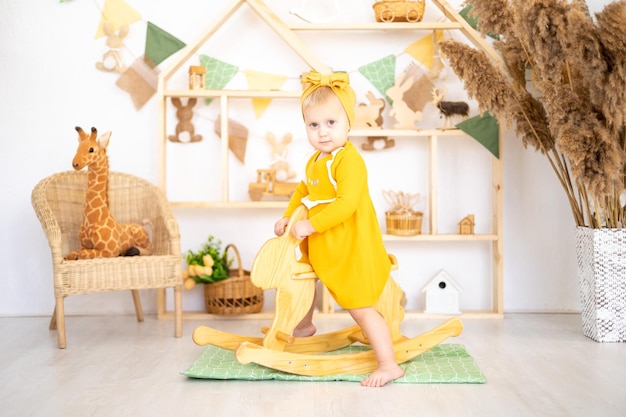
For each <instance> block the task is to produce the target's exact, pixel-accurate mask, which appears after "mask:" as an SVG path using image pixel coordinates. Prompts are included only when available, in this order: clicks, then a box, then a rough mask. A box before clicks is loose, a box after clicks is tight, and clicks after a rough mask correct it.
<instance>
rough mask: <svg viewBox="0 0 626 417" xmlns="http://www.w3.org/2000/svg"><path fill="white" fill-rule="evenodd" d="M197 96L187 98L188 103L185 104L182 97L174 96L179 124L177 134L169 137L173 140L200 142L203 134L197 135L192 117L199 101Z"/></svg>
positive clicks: (173, 101)
mask: <svg viewBox="0 0 626 417" xmlns="http://www.w3.org/2000/svg"><path fill="white" fill-rule="evenodd" d="M197 101H198V100H197V99H196V98H190V99H188V100H187V104H186V105H184V106H183V103H182V102H181V100H180V98H178V97H172V104H173V105H174V107H176V109H177V110H176V117H177V118H178V124H177V125H176V135H169V136H168V138H169V140H171V141H172V142H183V143H187V142H200V141H201V140H202V135H196V134H195V131H196V128H195V127H194V125H193V123H192V122H191V119H192V118H193V107H194V106H195V105H196V103H197Z"/></svg>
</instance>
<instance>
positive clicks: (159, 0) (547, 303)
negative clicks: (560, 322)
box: [0, 0, 603, 316]
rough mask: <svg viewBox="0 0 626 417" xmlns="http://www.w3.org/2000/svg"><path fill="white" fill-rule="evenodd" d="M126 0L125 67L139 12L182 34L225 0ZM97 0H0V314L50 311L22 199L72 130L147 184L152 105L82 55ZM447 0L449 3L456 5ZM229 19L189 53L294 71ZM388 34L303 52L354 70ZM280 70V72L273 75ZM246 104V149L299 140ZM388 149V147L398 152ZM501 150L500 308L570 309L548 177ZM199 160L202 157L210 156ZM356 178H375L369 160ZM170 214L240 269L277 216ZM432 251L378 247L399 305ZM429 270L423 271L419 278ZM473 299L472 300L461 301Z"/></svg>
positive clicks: (363, 9) (571, 277) (562, 221)
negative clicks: (235, 253) (211, 238)
mask: <svg viewBox="0 0 626 417" xmlns="http://www.w3.org/2000/svg"><path fill="white" fill-rule="evenodd" d="M127 2H128V4H130V5H131V6H132V7H133V8H134V9H135V10H137V11H138V12H140V13H141V14H142V16H143V19H144V20H143V21H141V22H137V23H135V24H134V25H132V26H131V33H130V35H129V36H128V38H127V39H126V46H127V49H126V50H125V51H124V54H125V56H126V60H127V63H130V62H132V60H133V59H134V58H135V57H138V56H140V55H141V54H142V53H143V42H144V41H145V25H146V21H151V22H153V23H155V24H156V25H158V26H159V27H161V28H163V29H165V30H166V31H168V32H169V33H171V34H173V35H174V36H176V37H178V38H179V39H181V40H183V41H184V42H187V43H190V42H192V41H193V40H194V39H195V38H196V36H197V35H198V34H199V33H200V32H201V31H202V30H203V29H204V27H205V26H206V25H207V23H208V22H210V21H211V20H212V19H213V18H214V17H215V16H216V15H217V14H218V13H219V12H220V11H221V10H222V7H225V6H226V5H227V4H229V2H225V1H224V2H215V1H211V2H207V1H198V0H179V1H176V2H172V1H165V0H127ZM103 3H104V2H103V1H100V0H98V1H95V0H91V1H90V0H73V1H71V2H69V3H59V2H56V1H47V2H40V1H36V0H22V1H19V2H17V1H10V0H0V10H2V12H1V13H0V62H2V66H1V67H0V97H1V100H2V112H0V126H2V129H3V133H2V142H1V145H0V146H1V147H2V150H1V151H0V162H1V163H0V173H1V175H0V190H1V193H2V204H1V205H0V224H1V225H2V226H1V227H0V230H2V233H1V237H0V239H1V240H0V271H1V272H2V279H0V315H4V316H18V315H48V314H50V313H51V312H52V309H53V306H54V300H53V287H52V274H51V261H50V252H49V249H48V246H47V242H46V240H45V238H44V235H43V233H42V230H41V227H40V225H39V222H38V220H37V218H36V216H35V214H34V212H33V210H32V207H31V203H30V194H31V190H32V189H33V187H34V186H35V184H36V183H37V182H38V181H39V180H41V179H42V178H44V177H46V176H48V175H50V174H52V173H55V172H58V171H63V170H68V169H71V166H70V161H71V159H72V157H73V154H74V151H75V145H76V133H75V131H74V126H76V125H78V126H82V127H83V128H85V129H88V128H90V127H91V126H96V127H97V128H98V129H99V130H100V131H101V132H104V131H106V130H111V131H113V136H112V139H111V144H110V146H109V158H110V165H111V169H112V170H117V171H125V172H129V173H133V174H136V175H139V176H142V177H145V178H147V179H148V180H150V181H153V182H155V183H156V182H157V175H158V164H157V126H156V121H157V117H156V103H155V100H154V99H152V100H151V101H150V102H148V104H147V105H146V106H145V107H143V108H142V109H141V110H140V111H137V110H136V109H135V108H134V106H133V104H132V102H131V100H130V97H129V96H128V95H127V93H125V92H124V91H122V90H121V89H119V88H118V87H117V86H116V85H115V81H116V79H117V75H116V74H109V73H104V72H101V71H98V70H97V69H96V68H95V63H96V62H97V61H99V60H101V59H102V54H103V53H104V52H105V51H106V50H107V48H106V47H105V45H104V40H103V39H94V34H95V31H96V27H97V24H98V21H99V13H100V11H99V7H102V5H103ZM294 3H295V2H291V1H287V0H267V4H268V5H269V6H270V7H271V8H272V9H273V10H274V11H275V12H276V13H277V14H279V15H280V16H282V17H284V18H285V19H296V18H294V17H293V16H290V15H289V14H288V10H289V8H290V7H292V4H294ZM323 3H325V2H322V3H320V4H323ZM340 3H341V4H342V7H343V8H344V9H346V10H348V9H351V11H350V13H348V14H347V15H346V16H344V17H343V20H350V19H354V20H358V19H362V20H364V19H368V20H371V19H373V17H372V16H373V14H372V11H371V2H370V1H366V0H350V1H343V2H340ZM451 3H452V4H455V5H456V4H457V3H459V4H460V1H453V2H451ZM596 3H598V4H602V3H603V2H600V1H598V2H596ZM216 4H219V5H216ZM597 8H599V7H596V9H597ZM433 9H434V7H430V8H429V5H428V4H427V17H429V16H435V17H434V18H436V17H437V15H438V14H437V13H436V12H435V10H433ZM431 13H432V15H431ZM240 18H241V19H242V23H241V24H238V25H236V26H234V27H231V28H230V29H226V30H227V34H226V35H222V36H221V37H220V38H219V42H220V43H219V45H217V46H216V47H215V48H214V49H212V50H211V51H205V52H203V53H206V54H208V55H211V56H215V57H217V58H219V59H223V60H225V61H226V62H233V61H234V62H235V63H236V64H237V65H239V66H240V68H241V69H253V70H258V71H267V72H277V73H284V74H292V73H296V74H297V73H298V71H301V70H305V69H306V67H304V66H302V67H298V66H297V65H295V66H294V67H293V68H291V67H290V65H294V64H293V63H292V62H293V56H292V55H293V54H292V53H291V52H290V51H289V50H288V49H286V48H285V47H284V46H281V45H276V44H275V42H274V40H276V38H275V37H273V36H274V35H272V34H271V32H270V35H268V36H269V38H268V39H269V40H266V41H260V40H259V36H260V35H259V34H263V33H266V31H267V29H266V28H265V27H264V26H263V25H262V24H261V23H260V21H259V20H256V19H250V13H247V14H245V13H244V14H242V15H241V16H240ZM255 25H261V26H263V27H257V26H255ZM241 31H245V33H246V34H247V35H248V38H247V39H244V37H243V36H240V33H241ZM307 36H308V37H307ZM341 36H342V40H343V41H345V42H353V41H354V40H355V39H356V40H357V41H358V39H359V37H358V36H353V35H347V34H343V33H342V34H341ZM392 36H395V35H392ZM251 38H252V39H251ZM303 38H305V39H307V41H312V42H314V43H315V41H316V39H314V38H312V37H311V36H310V35H304V36H303ZM253 40H254V41H253ZM412 40H415V39H410V41H412ZM397 41H398V43H397V44H394V46H393V47H390V46H389V44H388V43H386V40H385V42H381V41H380V40H378V41H377V40H370V41H368V43H367V44H365V43H363V42H361V43H358V42H357V43H356V44H355V46H353V47H351V48H350V49H349V53H348V54H346V53H345V52H343V53H341V54H340V56H339V55H338V56H332V55H333V53H332V52H333V51H334V50H335V49H334V46H332V45H331V46H328V47H325V46H324V47H320V46H321V45H324V44H320V45H318V46H317V47H315V46H314V43H313V44H312V46H311V48H312V49H313V50H314V51H315V52H316V53H319V54H320V55H322V56H325V57H326V58H325V59H328V60H329V63H330V65H331V66H335V67H336V69H341V68H339V67H340V66H341V65H343V66H347V67H348V68H350V69H356V68H357V67H358V66H359V65H363V64H366V63H369V62H371V61H373V60H375V59H377V58H381V57H383V56H384V55H385V53H398V52H400V51H401V50H402V49H403V48H404V47H405V46H407V45H408V43H410V42H406V41H405V40H404V39H403V38H402V37H401V36H400V35H398V39H397ZM320 42H321V41H320ZM336 42H338V41H337V40H336V39H333V40H332V43H334V44H335V45H337V44H336ZM340 45H341V44H340ZM387 50H388V52H386V51H387ZM201 52H202V51H201ZM220 54H222V55H220ZM268 58H271V59H268ZM335 60H336V61H335ZM342 60H343V61H342ZM268 61H269V62H268ZM167 62H169V61H166V62H165V63H164V64H161V66H160V68H165V67H166V65H167ZM296 62H297V61H296ZM344 62H345V63H344ZM301 65H304V64H301ZM281 68H285V69H284V70H283V71H281ZM449 94H451V93H449ZM272 106H274V104H272ZM272 106H270V108H271V107H272ZM216 109H217V112H219V108H217V107H208V108H206V109H202V110H201V112H204V114H205V115H206V117H207V118H210V117H215V116H214V115H215V114H216ZM247 111H248V113H245V111H243V112H242V114H241V115H240V117H241V118H242V119H244V120H246V121H249V122H250V125H249V126H250V130H251V139H250V141H251V145H250V146H251V147H252V148H251V149H255V148H254V146H256V147H257V150H258V151H259V152H266V148H265V150H263V149H264V148H262V146H261V145H260V143H262V136H263V134H264V132H265V131H266V130H272V131H274V132H276V133H277V134H278V135H280V134H282V132H286V131H288V130H287V129H290V131H292V132H293V133H294V135H295V136H296V138H298V139H299V142H297V143H298V145H296V146H302V144H303V143H305V142H304V140H305V139H304V136H302V135H301V131H299V130H298V129H301V127H299V122H300V120H299V119H298V112H297V109H296V110H295V113H294V112H293V110H292V114H294V115H295V116H293V117H289V120H287V118H281V117H280V112H276V111H274V113H272V112H271V111H270V110H268V114H267V115H266V116H264V117H263V118H262V119H261V120H259V121H258V126H254V125H252V123H253V122H254V118H250V116H249V113H250V111H249V109H248V110H247ZM277 113H278V116H277ZM435 120H436V119H435ZM196 122H197V123H198V124H199V126H203V124H206V125H207V126H208V127H207V128H206V129H208V131H205V133H204V134H205V136H206V138H207V139H205V140H206V141H210V140H212V141H215V138H214V137H213V136H211V133H210V132H211V131H212V127H210V125H209V124H208V122H207V121H206V120H204V119H202V118H199V119H196ZM172 126H173V125H172ZM201 133H202V132H201ZM401 145H402V143H399V144H398V147H400V146H401ZM249 152H251V151H249ZM502 157H503V160H504V171H505V172H504V174H505V175H504V200H505V205H504V209H505V211H504V236H505V238H504V272H505V278H504V281H505V282H504V291H505V311H507V312H513V311H572V310H577V309H579V301H578V285H577V282H576V264H575V262H576V260H575V253H574V250H575V233H574V222H573V220H572V218H571V214H570V210H569V207H568V205H567V202H566V201H565V199H564V197H563V193H562V191H561V189H560V186H559V184H558V183H557V181H556V179H555V176H554V175H553V174H552V172H551V170H550V168H549V166H548V164H547V162H546V161H545V160H544V159H543V158H542V157H541V156H540V155H539V154H536V153H534V152H533V151H528V150H524V149H523V148H522V146H521V144H520V141H519V140H517V139H516V138H515V137H514V136H513V135H512V134H511V133H510V132H507V134H506V138H505V140H504V150H503V154H502ZM368 158H370V159H371V160H372V164H374V165H376V164H385V163H387V164H390V165H389V166H388V167H389V168H391V167H392V166H393V165H394V164H395V162H393V163H392V162H390V161H394V159H393V158H390V159H389V160H388V161H387V162H380V161H381V160H378V159H376V158H377V157H376V156H374V157H370V156H368ZM372 158H373V159H372ZM296 162H297V163H299V162H301V161H296ZM205 164H206V165H210V161H206V163H205ZM202 165H203V162H200V163H199V166H196V167H193V166H191V167H189V166H188V165H187V167H188V168H187V169H189V170H191V171H194V170H195V169H198V170H199V172H200V171H201V172H204V171H206V166H202ZM251 168H253V169H254V168H256V166H252V167H251ZM377 169H378V168H377ZM383 169H384V165H383ZM208 172H209V174H210V173H211V172H213V171H211V168H209V169H208ZM464 175H465V174H464ZM469 175H471V174H469ZM370 176H371V177H375V176H376V171H374V172H372V168H370ZM379 186H381V185H380V184H379ZM388 187H389V186H388ZM390 188H394V187H390ZM407 191H408V190H407ZM424 192H425V190H424ZM375 198H379V197H375ZM384 209H385V207H384V206H381V205H379V206H378V210H379V212H381V213H379V214H380V215H381V219H382V211H384ZM176 214H177V217H178V220H179V223H180V226H181V232H182V250H183V251H186V250H188V249H196V248H197V246H198V245H199V244H200V243H201V242H202V241H203V240H204V239H205V238H206V237H207V236H208V235H209V234H213V235H215V236H218V237H220V238H221V239H222V240H223V241H224V242H225V243H228V242H234V243H236V244H237V246H238V247H239V248H240V250H241V253H242V257H243V260H244V262H243V263H244V266H246V267H249V266H250V263H251V261H252V258H253V257H254V254H255V252H256V250H257V249H258V247H259V246H260V245H261V244H262V243H263V242H264V241H265V240H266V239H267V238H269V237H271V230H272V224H273V222H274V220H275V219H276V218H277V217H278V216H280V214H281V210H278V209H263V210H260V211H257V212H254V213H253V212H250V211H243V210H234V211H233V210H217V211H211V212H209V211H204V210H190V209H184V210H183V209H179V210H177V211H176ZM461 217H462V216H461ZM483 221H484V219H483ZM433 248H434V249H433ZM433 248H431V247H429V245H428V244H419V245H416V246H410V245H406V244H397V243H393V244H390V245H389V251H390V252H393V253H395V254H396V255H397V256H398V258H399V259H400V262H401V269H400V271H399V272H398V274H399V280H401V282H402V285H403V286H407V287H409V288H410V289H411V290H410V291H411V292H412V295H411V294H410V295H409V296H410V297H414V298H410V301H409V304H410V306H411V305H413V306H415V305H416V304H418V303H420V302H421V301H419V300H418V298H417V297H418V293H419V289H420V288H421V286H422V285H423V284H424V283H425V282H426V281H428V280H429V279H430V278H431V277H432V274H434V272H436V268H437V267H440V266H441V263H443V262H446V263H447V262H448V261H449V256H448V255H443V257H444V258H445V259H442V260H440V261H437V262H439V263H438V264H429V265H428V266H424V265H422V264H421V263H420V262H422V261H420V259H423V258H424V257H428V256H430V254H431V253H435V254H436V253H438V250H439V247H438V246H437V245H433ZM470 250H471V251H474V250H478V251H480V250H482V249H474V248H472V249H470ZM433 256H434V255H433ZM481 256H482V255H481ZM483 258H484V256H483ZM415 259H417V261H416V260H415ZM479 259H480V256H479ZM445 267H446V269H447V270H448V271H450V272H451V275H452V276H455V272H456V271H459V272H457V273H458V274H459V275H462V274H464V272H463V271H470V272H468V273H469V275H470V276H471V274H472V272H471V271H481V270H483V269H484V268H485V265H484V261H481V260H478V261H475V260H473V259H472V258H467V259H465V258H461V259H458V260H455V261H453V262H450V265H449V266H448V265H446V266H445ZM431 271H434V272H432V274H431ZM485 285H486V284H485V283H481V282H478V283H474V282H472V281H469V282H466V283H463V286H464V288H465V293H464V295H465V299H464V301H462V307H463V306H465V307H466V308H473V307H475V306H474V304H476V303H479V304H480V303H482V302H484V300H481V299H480V297H484V295H485V294H484V291H483V290H484V286H485ZM474 287H476V288H477V290H475V289H474ZM481 292H482V295H480V293H481ZM475 294H477V295H476V297H477V299H473V297H474V295H475ZM462 297H463V296H462ZM143 300H144V307H145V309H146V310H147V311H155V305H156V302H155V297H154V296H153V294H149V295H147V296H144V297H143ZM185 305H186V308H189V309H198V308H201V305H202V300H201V293H200V291H198V290H196V291H192V292H187V293H185ZM478 307H480V306H478ZM266 308H269V306H266ZM487 308H488V306H487ZM132 309H133V307H132V303H131V301H130V296H129V295H127V294H99V295H90V296H82V297H69V298H68V299H67V300H66V312H67V313H68V314H99V313H115V314H117V313H122V312H124V313H127V312H131V311H132Z"/></svg>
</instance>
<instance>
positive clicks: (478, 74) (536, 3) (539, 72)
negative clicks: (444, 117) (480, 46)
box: [440, 0, 626, 228]
mask: <svg viewBox="0 0 626 417" xmlns="http://www.w3.org/2000/svg"><path fill="white" fill-rule="evenodd" d="M467 3H468V4H470V5H471V6H472V12H471V13H472V14H473V15H474V16H475V17H477V18H478V30H480V31H481V33H482V34H483V35H484V34H487V33H490V34H497V35H498V38H499V40H498V41H496V42H494V46H495V47H496V49H498V50H499V52H500V54H501V56H502V60H503V66H500V65H498V63H494V62H493V61H492V60H491V59H489V58H488V57H487V55H486V54H485V53H483V52H481V51H478V50H476V49H474V48H471V47H470V46H468V45H467V44H464V43H460V42H457V41H454V40H446V41H443V42H441V43H440V48H441V51H442V52H443V53H444V54H445V56H446V57H447V58H448V59H449V62H450V66H451V67H452V69H453V70H454V72H455V73H456V74H457V75H458V76H459V78H460V79H461V80H462V81H463V82H464V84H465V88H466V90H467V93H468V96H469V97H470V98H473V99H475V100H476V101H477V102H478V104H479V106H480V107H481V109H483V110H489V111H490V112H491V113H492V114H493V115H494V116H495V117H497V118H498V119H499V120H500V121H501V122H503V123H504V124H505V126H506V127H507V128H509V127H512V126H514V128H515V133H516V134H517V136H518V137H519V138H520V139H521V140H522V143H523V145H524V146H525V147H531V148H534V149H535V150H536V151H538V152H541V153H542V154H543V155H545V156H546V158H547V159H548V161H549V163H550V165H551V167H552V169H553V170H554V172H555V174H556V176H557V178H558V180H559V182H560V183H561V185H562V187H563V190H564V191H565V193H566V196H567V198H568V200H569V202H570V206H571V208H572V214H573V217H574V220H575V222H576V225H577V226H587V227H592V228H602V227H609V228H622V227H626V207H625V205H626V192H625V191H624V190H625V184H626V178H625V172H626V166H625V164H626V157H625V155H626V153H625V150H626V148H625V146H626V0H618V1H615V2H613V3H610V4H609V5H607V6H606V7H605V8H604V9H603V10H602V11H601V12H599V13H597V14H595V19H594V18H593V17H592V16H591V15H590V13H589V9H588V7H587V5H586V3H585V2H584V1H582V0H572V1H569V2H568V1H566V0H527V1H516V0H468V1H467Z"/></svg>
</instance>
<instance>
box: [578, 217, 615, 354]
mask: <svg viewBox="0 0 626 417" xmlns="http://www.w3.org/2000/svg"><path fill="white" fill-rule="evenodd" d="M576 257H577V260H578V279H579V282H580V296H581V305H582V321H583V334H584V335H585V336H587V337H589V338H591V339H593V340H595V341H596V342H624V341H625V340H626V229H592V228H588V227H577V230H576Z"/></svg>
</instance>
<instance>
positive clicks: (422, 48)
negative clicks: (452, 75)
mask: <svg viewBox="0 0 626 417" xmlns="http://www.w3.org/2000/svg"><path fill="white" fill-rule="evenodd" d="M433 38H436V39H437V42H439V41H440V40H442V39H443V30H441V29H437V30H435V35H434V36H433V35H426V36H424V37H423V38H421V39H419V40H418V41H416V42H413V43H412V44H410V45H409V46H407V47H406V49H405V50H404V52H406V53H407V54H409V55H411V56H412V57H413V58H414V59H415V60H416V61H419V62H421V63H422V64H424V66H426V67H428V68H429V69H431V68H432V66H433V56H434V55H435V43H434V42H433Z"/></svg>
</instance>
